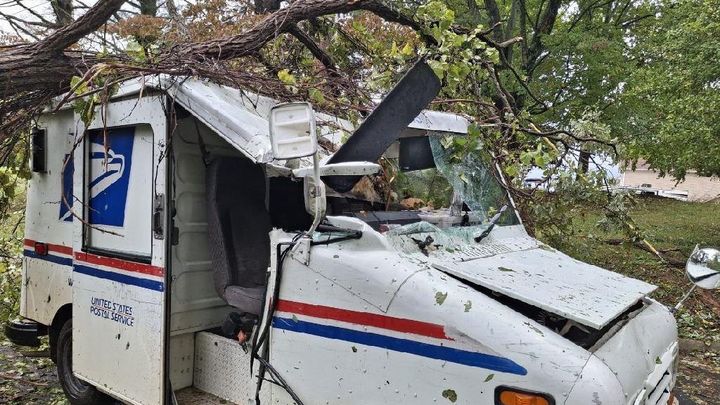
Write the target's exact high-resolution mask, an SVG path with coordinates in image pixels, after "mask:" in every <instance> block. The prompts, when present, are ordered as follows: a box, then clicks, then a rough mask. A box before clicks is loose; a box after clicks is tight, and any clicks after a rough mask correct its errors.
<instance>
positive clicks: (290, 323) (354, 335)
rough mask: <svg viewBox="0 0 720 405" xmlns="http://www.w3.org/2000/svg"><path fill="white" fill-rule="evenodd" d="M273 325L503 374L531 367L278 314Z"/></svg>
mask: <svg viewBox="0 0 720 405" xmlns="http://www.w3.org/2000/svg"><path fill="white" fill-rule="evenodd" d="M273 326H274V327H275V328H277V329H283V330H289V331H292V332H299V333H306V334H309V335H314V336H320V337H324V338H328V339H335V340H344V341H347V342H353V343H357V344H361V345H366V346H374V347H381V348H384V349H389V350H393V351H396V352H403V353H410V354H414V355H417V356H422V357H428V358H431V359H437V360H445V361H448V362H451V363H458V364H463V365H466V366H472V367H480V368H485V369H488V370H494V371H499V372H503V373H510V374H517V375H526V374H527V370H526V369H525V368H524V367H522V366H521V365H519V364H517V363H515V362H514V361H512V360H510V359H507V358H504V357H499V356H493V355H491V354H485V353H477V352H470V351H466V350H459V349H453V348H451V347H446V346H436V345H431V344H428V343H421V342H417V341H414V340H407V339H401V338H396V337H391V336H385V335H379V334H376V333H370V332H361V331H357V330H352V329H345V328H340V327H337V326H330V325H320V324H316V323H312V322H306V321H301V320H293V319H288V318H280V317H274V318H273Z"/></svg>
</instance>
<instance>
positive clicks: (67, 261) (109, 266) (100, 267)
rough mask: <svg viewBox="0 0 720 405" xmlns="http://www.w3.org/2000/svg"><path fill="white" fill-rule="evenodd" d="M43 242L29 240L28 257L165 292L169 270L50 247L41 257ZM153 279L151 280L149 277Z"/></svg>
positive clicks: (78, 271) (75, 270) (26, 243)
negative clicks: (40, 245) (166, 276)
mask: <svg viewBox="0 0 720 405" xmlns="http://www.w3.org/2000/svg"><path fill="white" fill-rule="evenodd" d="M38 243H39V242H36V241H34V240H31V239H25V249H24V255H25V257H28V258H32V259H39V260H45V261H48V262H50V263H54V264H59V265H62V266H69V267H70V266H71V267H72V268H73V271H74V272H76V273H79V274H84V275H88V276H91V277H96V278H101V279H105V280H110V281H115V282H118V283H122V284H127V285H132V286H136V287H140V288H145V289H148V290H153V291H159V292H162V291H164V290H165V283H164V281H163V279H164V276H165V269H164V268H162V267H158V266H152V265H150V264H145V263H138V262H133V261H128V260H123V259H118V258H113V257H106V256H99V255H95V254H91V253H85V252H74V251H73V249H72V247H69V246H63V245H55V244H50V243H46V244H45V245H46V246H47V254H39V253H37V252H36V251H35V246H36V244H38ZM148 276H149V277H148Z"/></svg>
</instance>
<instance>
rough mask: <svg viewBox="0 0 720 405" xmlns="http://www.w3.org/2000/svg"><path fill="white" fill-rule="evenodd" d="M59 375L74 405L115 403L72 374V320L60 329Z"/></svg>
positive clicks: (57, 347)
mask: <svg viewBox="0 0 720 405" xmlns="http://www.w3.org/2000/svg"><path fill="white" fill-rule="evenodd" d="M55 356H56V358H57V373H58V378H59V379H60V385H61V386H62V389H63V391H64V392H65V396H66V397H67V399H68V401H70V403H71V404H72V405H105V404H112V403H113V402H114V401H113V400H112V399H111V398H110V397H109V396H107V395H105V394H103V393H102V392H100V391H98V389H97V388H95V387H94V386H92V385H90V384H88V383H86V382H85V381H83V380H81V379H79V378H77V377H75V375H74V374H73V372H72V319H68V320H67V321H65V324H63V326H62V328H60V332H59V333H58V335H57V342H56V347H55Z"/></svg>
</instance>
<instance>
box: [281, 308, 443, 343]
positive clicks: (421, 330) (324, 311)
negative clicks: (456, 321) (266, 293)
mask: <svg viewBox="0 0 720 405" xmlns="http://www.w3.org/2000/svg"><path fill="white" fill-rule="evenodd" d="M277 310H278V311H282V312H289V313H293V314H298V315H307V316H312V317H314V318H322V319H332V320H335V321H341V322H348V323H354V324H358V325H363V326H373V327H376V328H381V329H386V330H393V331H396V332H403V333H412V334H415V335H420V336H427V337H432V338H436V339H444V340H453V339H451V338H449V337H448V336H447V335H446V334H445V328H444V327H443V325H438V324H434V323H428V322H422V321H416V320H412V319H405V318H395V317H392V316H387V315H380V314H373V313H370V312H358V311H351V310H349V309H340V308H334V307H326V306H324V305H315V304H305V303H302V302H295V301H287V300H279V301H278V306H277Z"/></svg>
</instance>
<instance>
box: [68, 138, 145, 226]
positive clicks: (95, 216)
mask: <svg viewBox="0 0 720 405" xmlns="http://www.w3.org/2000/svg"><path fill="white" fill-rule="evenodd" d="M134 139H135V130H134V128H121V129H114V130H110V131H108V133H107V134H106V135H105V134H103V132H102V131H93V132H92V133H91V134H90V145H89V148H88V149H89V150H88V163H89V164H88V170H89V182H88V184H87V194H86V195H87V197H88V198H89V200H90V201H89V204H88V222H90V223H91V224H93V225H109V226H117V227H122V226H123V225H124V224H125V207H126V205H127V196H128V187H129V185H130V172H131V168H132V152H133V143H134ZM106 142H107V144H106ZM73 166H74V165H71V162H68V164H67V165H66V168H65V172H64V173H63V186H64V187H63V193H64V199H63V200H61V202H60V220H63V221H71V220H72V213H71V212H70V210H69V209H68V207H67V205H66V204H65V203H64V201H67V202H69V203H70V204H72V199H73V198H75V197H74V196H73V194H72V188H73V187H72V186H73V185H72V178H73V172H74V167H73Z"/></svg>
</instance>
